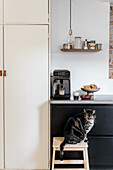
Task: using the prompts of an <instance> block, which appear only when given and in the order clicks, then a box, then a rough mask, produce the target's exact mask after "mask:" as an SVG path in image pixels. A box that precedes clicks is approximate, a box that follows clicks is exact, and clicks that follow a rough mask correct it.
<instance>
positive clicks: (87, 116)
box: [84, 109, 96, 121]
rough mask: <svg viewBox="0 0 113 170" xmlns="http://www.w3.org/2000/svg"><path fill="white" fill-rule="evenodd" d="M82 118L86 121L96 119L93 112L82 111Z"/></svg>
mask: <svg viewBox="0 0 113 170" xmlns="http://www.w3.org/2000/svg"><path fill="white" fill-rule="evenodd" d="M84 118H85V119H86V120H87V121H90V120H94V119H95V118H96V114H95V110H92V109H84Z"/></svg>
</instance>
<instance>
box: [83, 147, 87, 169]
mask: <svg viewBox="0 0 113 170" xmlns="http://www.w3.org/2000/svg"><path fill="white" fill-rule="evenodd" d="M83 160H84V168H85V170H87V169H86V168H87V165H86V154H85V148H84V150H83Z"/></svg>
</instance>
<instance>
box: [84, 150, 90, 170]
mask: <svg viewBox="0 0 113 170" xmlns="http://www.w3.org/2000/svg"><path fill="white" fill-rule="evenodd" d="M85 155H86V170H89V160H88V150H87V148H85Z"/></svg>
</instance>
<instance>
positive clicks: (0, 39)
mask: <svg viewBox="0 0 113 170" xmlns="http://www.w3.org/2000/svg"><path fill="white" fill-rule="evenodd" d="M2 32H3V29H2V26H0V169H2V168H3V166H4V156H3V150H4V146H3V76H2V75H1V71H2V72H3V36H2Z"/></svg>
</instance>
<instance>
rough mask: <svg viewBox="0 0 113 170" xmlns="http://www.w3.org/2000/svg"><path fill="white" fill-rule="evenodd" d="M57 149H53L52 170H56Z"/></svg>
mask: <svg viewBox="0 0 113 170" xmlns="http://www.w3.org/2000/svg"><path fill="white" fill-rule="evenodd" d="M54 161H55V148H53V159H52V170H54Z"/></svg>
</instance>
